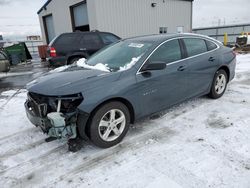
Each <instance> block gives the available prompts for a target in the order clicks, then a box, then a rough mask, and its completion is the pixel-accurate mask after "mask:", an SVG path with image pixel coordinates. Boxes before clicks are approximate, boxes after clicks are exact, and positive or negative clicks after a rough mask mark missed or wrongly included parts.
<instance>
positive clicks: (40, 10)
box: [37, 0, 52, 14]
mask: <svg viewBox="0 0 250 188" xmlns="http://www.w3.org/2000/svg"><path fill="white" fill-rule="evenodd" d="M51 1H52V0H47V1H46V3H45V4H44V5H43V6H42V7H41V8H40V9H39V10H38V11H37V14H40V13H41V12H42V11H43V10H44V9H46V7H47V6H48V4H50V2H51Z"/></svg>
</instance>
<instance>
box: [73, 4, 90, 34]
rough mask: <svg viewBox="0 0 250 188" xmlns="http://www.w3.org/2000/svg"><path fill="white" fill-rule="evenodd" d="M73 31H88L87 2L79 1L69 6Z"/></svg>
mask: <svg viewBox="0 0 250 188" xmlns="http://www.w3.org/2000/svg"><path fill="white" fill-rule="evenodd" d="M71 16H72V26H73V31H76V30H79V31H89V19H88V11H87V4H86V3H81V4H77V5H73V6H72V7H71Z"/></svg>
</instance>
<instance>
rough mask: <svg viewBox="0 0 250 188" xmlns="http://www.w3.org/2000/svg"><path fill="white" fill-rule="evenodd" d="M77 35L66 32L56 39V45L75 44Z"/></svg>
mask: <svg viewBox="0 0 250 188" xmlns="http://www.w3.org/2000/svg"><path fill="white" fill-rule="evenodd" d="M76 38H77V35H75V34H64V35H61V36H60V37H59V38H58V39H56V42H55V43H56V45H69V44H74V43H75V41H76Z"/></svg>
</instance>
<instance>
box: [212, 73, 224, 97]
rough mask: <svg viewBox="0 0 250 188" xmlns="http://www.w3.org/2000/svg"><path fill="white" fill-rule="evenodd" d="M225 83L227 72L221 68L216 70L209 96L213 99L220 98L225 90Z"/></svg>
mask: <svg viewBox="0 0 250 188" xmlns="http://www.w3.org/2000/svg"><path fill="white" fill-rule="evenodd" d="M227 83H228V75H227V73H226V72H225V71H224V70H223V69H220V70H218V71H217V72H216V73H215V76H214V80H213V83H212V87H211V91H210V93H209V97H211V98H213V99H218V98H220V97H221V96H222V95H223V94H224V93H225V91H226V88H227Z"/></svg>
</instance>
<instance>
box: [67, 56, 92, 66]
mask: <svg viewBox="0 0 250 188" xmlns="http://www.w3.org/2000/svg"><path fill="white" fill-rule="evenodd" d="M74 58H87V57H86V56H85V55H82V54H73V55H71V56H68V58H67V65H68V64H69V62H70V61H71V60H72V59H74Z"/></svg>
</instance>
